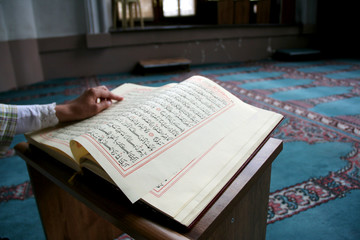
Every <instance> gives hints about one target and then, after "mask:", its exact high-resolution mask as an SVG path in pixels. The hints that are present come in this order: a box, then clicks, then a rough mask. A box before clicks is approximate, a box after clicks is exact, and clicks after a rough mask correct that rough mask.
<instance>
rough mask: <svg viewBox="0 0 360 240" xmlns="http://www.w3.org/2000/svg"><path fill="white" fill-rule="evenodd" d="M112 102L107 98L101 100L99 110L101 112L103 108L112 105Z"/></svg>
mask: <svg viewBox="0 0 360 240" xmlns="http://www.w3.org/2000/svg"><path fill="white" fill-rule="evenodd" d="M111 104H112V102H111V100H106V99H105V100H102V101H100V102H99V103H98V110H99V112H101V111H102V110H104V109H106V108H108V107H110V106H111Z"/></svg>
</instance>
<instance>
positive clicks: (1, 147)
mask: <svg viewBox="0 0 360 240" xmlns="http://www.w3.org/2000/svg"><path fill="white" fill-rule="evenodd" d="M16 123H17V107H16V106H15V105H6V104H0V156H1V155H4V154H6V152H7V150H8V148H9V146H10V144H11V142H12V140H13V138H14V135H15V131H16Z"/></svg>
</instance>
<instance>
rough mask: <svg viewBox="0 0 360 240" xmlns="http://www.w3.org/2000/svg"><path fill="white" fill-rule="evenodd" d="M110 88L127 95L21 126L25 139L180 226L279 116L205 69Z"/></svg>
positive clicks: (259, 142) (218, 188) (197, 212)
mask: <svg viewBox="0 0 360 240" xmlns="http://www.w3.org/2000/svg"><path fill="white" fill-rule="evenodd" d="M113 92H114V93H116V94H118V95H121V96H123V97H124V100H123V101H121V102H114V103H113V104H112V106H111V107H110V108H108V109H106V110H105V111H103V112H101V113H99V114H98V115H96V116H93V117H91V118H88V119H85V120H82V121H79V122H73V123H70V124H66V125H58V126H56V127H53V128H48V129H45V130H41V131H38V132H33V133H29V134H26V138H27V140H28V142H29V143H30V144H33V145H35V146H36V147H38V148H40V149H42V150H43V151H45V152H47V153H48V154H50V155H51V156H53V157H54V158H55V159H57V160H59V161H61V162H62V163H64V164H66V165H67V166H69V167H71V168H73V169H74V170H75V171H76V172H80V171H81V170H82V169H83V168H86V169H88V170H90V171H92V172H93V173H95V174H97V175H98V176H100V177H102V178H104V179H105V180H107V181H109V182H110V183H112V184H114V185H116V186H117V187H118V188H120V189H121V191H122V192H123V193H124V194H125V195H126V197H127V198H128V199H129V200H130V201H131V202H132V203H134V202H136V201H141V202H143V203H146V204H147V205H149V206H151V207H152V208H154V209H156V210H158V211H160V212H162V213H163V214H165V215H166V216H168V217H170V218H172V219H174V220H175V221H177V222H179V223H180V224H182V225H184V226H190V225H191V223H193V222H194V221H195V220H196V218H197V217H198V216H199V215H200V214H201V212H202V211H204V209H206V207H207V206H208V205H209V204H210V203H211V202H212V200H213V199H214V198H215V197H216V196H217V195H218V194H219V192H221V191H222V190H223V188H224V187H225V186H226V184H227V183H228V182H229V181H230V180H231V179H232V178H233V177H234V175H236V174H237V173H239V171H240V170H241V169H242V168H243V167H244V166H245V165H246V163H247V162H248V161H249V160H250V159H251V156H253V154H254V153H255V152H256V151H257V150H258V149H259V147H260V146H261V145H262V144H263V143H264V142H265V141H266V139H267V138H268V137H269V135H270V134H271V132H272V131H273V130H274V128H276V126H277V125H278V124H279V123H280V122H281V120H282V119H283V116H282V115H280V114H278V113H275V112H271V111H267V110H263V109H259V108H256V107H254V106H251V105H249V104H246V103H244V102H242V101H241V100H240V99H238V98H237V97H235V96H234V95H232V94H231V93H230V92H228V91H227V90H225V89H224V88H222V87H221V86H219V85H218V84H216V83H215V82H213V81H211V80H209V79H207V78H205V77H202V76H193V77H191V78H189V79H187V80H184V81H182V82H180V83H172V84H168V85H164V86H162V87H146V86H140V85H136V84H131V83H128V84H123V85H121V86H119V87H117V88H115V89H114V90H113Z"/></svg>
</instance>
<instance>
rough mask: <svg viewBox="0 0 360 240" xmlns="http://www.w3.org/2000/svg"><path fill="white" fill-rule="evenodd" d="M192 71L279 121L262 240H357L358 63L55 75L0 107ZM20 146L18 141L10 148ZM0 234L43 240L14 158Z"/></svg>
mask: <svg viewBox="0 0 360 240" xmlns="http://www.w3.org/2000/svg"><path fill="white" fill-rule="evenodd" d="M195 74H198V75H204V76H206V77H208V78H210V79H213V80H215V81H216V82H218V83H219V84H220V85H222V86H223V87H224V88H226V89H228V90H229V91H231V92H232V93H233V94H234V95H236V96H238V97H239V98H240V99H242V100H243V101H245V102H248V103H250V104H253V105H255V106H258V107H262V108H265V109H271V110H273V111H277V112H280V113H282V114H283V115H284V116H286V119H285V121H284V122H283V123H282V125H281V126H280V127H279V128H278V129H277V130H276V132H274V134H273V136H274V137H276V138H280V139H283V140H284V150H283V152H282V153H281V154H280V155H279V157H278V158H277V159H276V160H275V162H274V164H273V171H272V179H271V189H270V192H271V194H270V198H269V208H268V227H267V239H270V240H271V239H293V240H294V239H360V229H359V227H358V226H359V222H360V191H358V190H359V189H360V153H359V151H360V60H350V59H336V60H322V61H313V62H276V61H258V62H246V63H234V64H222V65H219V64H217V65H206V66H197V67H193V68H192V69H191V71H190V72H186V73H176V74H163V75H151V76H135V75H129V74H114V75H102V76H94V77H88V78H73V79H56V80H52V81H47V82H43V83H40V84H35V85H32V86H27V87H25V88H22V89H18V90H15V91H8V92H3V93H0V102H2V103H12V104H35V103H48V102H54V101H55V102H58V103H61V102H64V101H67V100H70V99H72V98H74V97H76V96H77V95H79V94H80V93H81V92H82V91H83V90H84V89H86V88H87V87H90V86H96V85H106V86H108V87H109V88H114V87H116V86H118V85H120V84H122V83H125V82H133V83H138V84H143V85H148V86H160V85H163V84H166V83H170V82H179V81H182V80H184V79H186V78H187V77H189V76H191V75H195ZM23 140H24V138H23V136H21V135H19V136H16V137H15V140H14V144H16V143H18V142H20V141H23ZM29 233H31V234H30V235H29ZM0 238H8V239H11V240H13V239H44V234H43V231H42V228H41V224H40V220H39V216H38V213H37V209H36V203H35V200H34V197H33V194H32V191H31V186H30V184H29V178H28V176H27V172H26V166H25V164H24V162H23V161H22V160H21V159H20V158H19V157H17V156H12V157H9V158H5V159H0Z"/></svg>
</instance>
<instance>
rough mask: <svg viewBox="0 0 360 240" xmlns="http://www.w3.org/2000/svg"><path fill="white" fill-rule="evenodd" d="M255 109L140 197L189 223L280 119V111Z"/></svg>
mask: <svg viewBox="0 0 360 240" xmlns="http://www.w3.org/2000/svg"><path fill="white" fill-rule="evenodd" d="M254 109H255V110H256V111H257V112H256V114H254V115H252V117H251V118H249V119H245V120H244V121H243V122H242V123H241V125H240V126H239V127H238V128H236V129H234V130H233V131H232V132H230V133H229V134H228V135H227V136H225V137H224V138H223V139H220V141H219V142H217V143H216V144H214V145H213V146H211V147H210V148H209V149H208V151H206V152H204V154H203V155H201V156H200V157H199V158H197V159H195V160H194V161H192V162H191V163H190V164H189V165H187V166H186V167H185V168H184V169H182V170H181V171H179V172H177V173H176V174H175V175H174V176H173V177H172V178H169V179H167V180H166V181H164V182H163V183H161V184H159V185H158V186H157V188H155V189H153V190H152V191H151V192H150V193H149V194H147V195H146V196H144V197H143V200H144V201H145V202H147V203H148V204H150V205H152V206H153V207H154V208H157V209H161V211H162V212H164V213H165V214H167V215H168V216H170V217H172V218H174V219H176V220H177V221H179V222H181V223H183V224H184V225H189V224H191V222H192V221H193V220H194V219H195V218H196V216H197V215H198V214H199V213H200V212H201V211H202V210H204V209H205V207H207V206H208V204H209V203H210V202H211V201H212V199H213V198H214V197H215V196H216V195H217V194H218V192H219V191H220V190H221V189H222V188H223V187H224V186H225V185H226V184H227V183H228V182H229V180H230V179H231V178H232V177H233V176H234V174H235V173H236V172H237V171H238V170H239V169H240V168H241V167H242V166H243V165H244V163H245V162H246V161H247V160H248V159H249V157H250V156H251V155H252V153H253V152H254V151H255V150H256V148H257V147H258V146H259V144H261V142H262V141H264V140H265V139H266V138H267V136H268V135H269V133H270V132H271V131H272V129H274V128H275V126H276V125H277V124H278V123H279V121H281V119H282V116H281V115H280V114H275V113H272V112H269V111H265V110H262V109H256V108H254ZM244 126H246V127H244Z"/></svg>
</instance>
